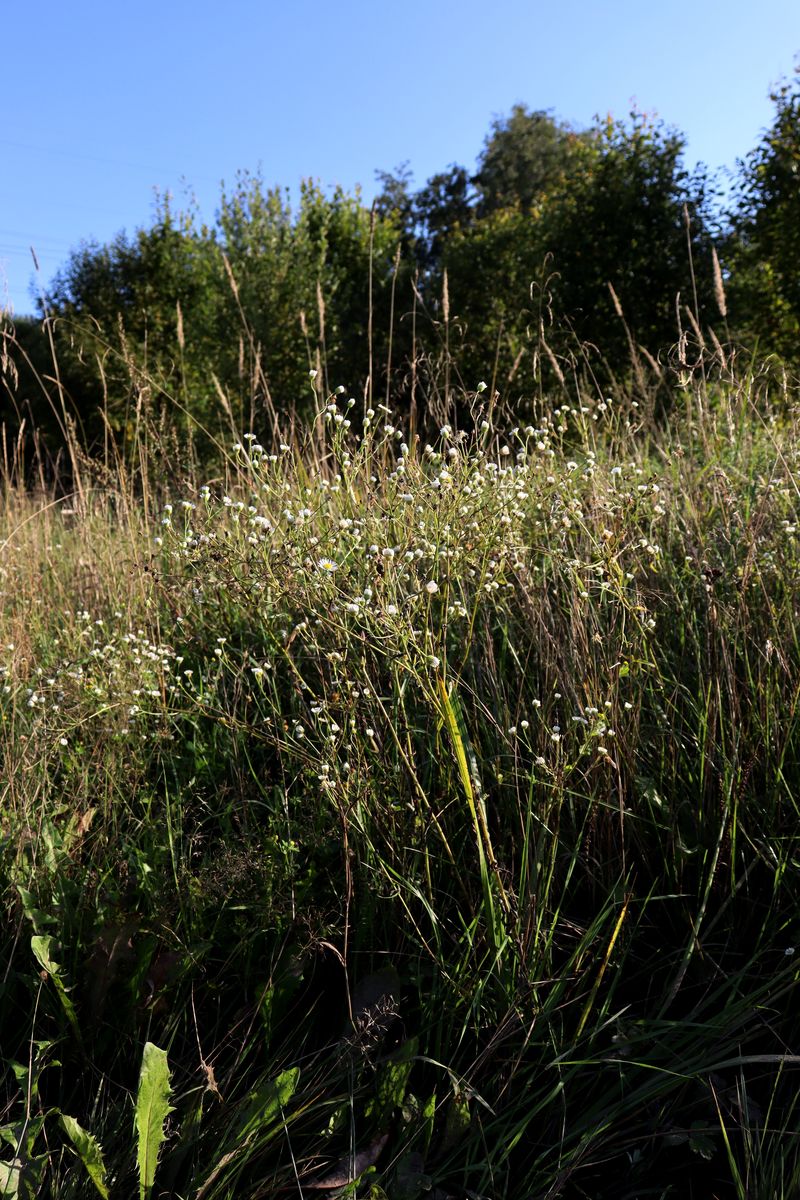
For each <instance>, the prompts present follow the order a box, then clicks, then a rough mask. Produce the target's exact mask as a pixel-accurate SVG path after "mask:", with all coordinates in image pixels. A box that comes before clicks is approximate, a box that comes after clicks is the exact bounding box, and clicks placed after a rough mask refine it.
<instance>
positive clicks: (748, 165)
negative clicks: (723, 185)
mask: <svg viewBox="0 0 800 1200" xmlns="http://www.w3.org/2000/svg"><path fill="white" fill-rule="evenodd" d="M770 99H771V100H772V102H773V104H774V105H775V115H774V119H773V121H772V124H771V126H770V127H769V129H767V130H765V132H764V134H763V136H762V138H761V141H760V142H759V143H758V145H757V146H756V147H755V148H754V149H753V150H752V151H751V153H750V154H749V155H748V156H747V158H746V159H745V161H744V162H743V163H740V171H739V177H738V180H737V186H736V189H735V193H734V203H733V206H732V211H731V212H730V213H729V220H730V234H729V238H728V243H727V247H726V250H727V253H726V255H725V258H726V265H727V267H728V269H729V272H730V278H729V281H728V288H727V290H728V296H729V301H730V308H731V321H732V324H733V325H734V327H735V329H736V330H737V331H738V332H739V333H740V334H741V335H742V336H744V337H745V338H747V339H748V340H751V341H753V342H755V341H757V342H758V343H759V345H760V348H761V349H763V350H768V351H774V352H777V353H778V354H780V355H781V356H782V357H784V358H785V359H787V360H788V361H791V362H793V363H797V362H798V360H800V67H799V68H798V70H797V72H796V73H795V75H794V77H793V78H792V79H791V80H784V81H783V82H782V83H781V84H779V85H778V86H777V87H776V88H774V89H773V91H772V93H771V95H770Z"/></svg>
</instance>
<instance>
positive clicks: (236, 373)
mask: <svg viewBox="0 0 800 1200" xmlns="http://www.w3.org/2000/svg"><path fill="white" fill-rule="evenodd" d="M799 78H800V77H798V76H795V77H794V78H793V79H792V80H790V81H786V82H784V83H782V84H781V85H780V86H778V87H777V88H775V89H774V91H773V96H772V98H773V102H774V105H775V116H774V121H773V123H772V125H771V127H770V128H769V129H768V130H766V131H765V133H764V135H763V137H762V139H761V141H760V143H759V144H758V145H757V146H756V147H755V148H754V150H753V151H752V152H751V154H750V155H749V156H748V157H747V159H746V160H745V161H744V162H743V163H741V164H740V168H739V176H738V180H737V185H736V188H735V190H734V193H733V202H732V203H731V204H730V205H729V211H728V212H727V214H723V215H722V216H720V214H718V213H717V212H716V210H715V207H714V201H715V196H714V190H713V186H712V182H711V181H710V180H709V179H708V177H707V176H706V174H705V173H704V171H703V170H702V169H696V170H695V171H689V170H688V169H687V167H686V165H685V162H684V156H685V139H684V137H683V136H682V135H681V134H680V133H679V132H678V131H676V130H674V129H670V128H668V127H665V126H664V125H663V124H661V123H660V122H657V121H655V120H653V119H651V118H649V117H648V116H647V115H646V114H643V113H640V112H634V113H632V114H631V115H630V117H629V118H628V119H627V120H624V121H620V120H614V119H612V118H611V117H608V118H604V119H600V118H598V119H596V120H595V121H594V123H593V124H592V125H591V126H590V127H589V128H588V129H583V130H576V129H573V128H572V127H571V126H570V125H568V124H566V123H564V122H562V121H560V120H558V119H557V118H556V117H555V116H554V115H553V114H552V113H550V112H547V111H543V110H536V111H532V110H530V109H528V108H527V107H526V106H525V105H523V104H517V105H515V106H514V107H513V109H512V110H511V112H510V114H508V115H507V116H504V117H497V118H495V119H494V120H493V122H492V124H491V126H490V129H489V131H488V133H487V136H486V138H485V140H484V144H483V148H482V150H481V151H480V154H479V155H478V158H477V164H476V169H475V170H474V172H470V171H469V170H468V169H467V168H466V167H465V166H463V165H460V164H458V163H451V164H450V165H449V166H447V167H446V168H444V169H443V170H441V171H439V172H437V173H435V174H434V175H432V176H431V177H430V178H429V179H428V180H426V181H425V182H424V183H423V184H422V185H421V186H419V187H415V185H414V181H413V175H412V172H411V170H410V168H409V166H408V164H403V165H402V166H401V167H399V168H397V169H396V170H395V171H394V172H386V171H381V172H378V173H377V174H378V181H379V184H380V185H381V189H380V191H379V194H378V195H377V196H376V199H375V201H374V202H373V204H372V205H371V206H368V205H367V204H366V203H365V202H364V201H363V200H362V198H361V196H360V194H358V193H355V194H352V195H351V194H348V193H346V192H345V191H344V190H343V189H341V188H335V189H333V190H332V191H326V190H324V189H322V188H321V187H320V185H319V184H317V183H315V182H313V181H310V180H308V181H306V182H304V183H303V184H302V186H301V188H300V193H299V198H298V200H297V201H296V203H294V204H293V203H292V201H291V199H290V194H289V192H288V190H286V189H283V188H279V187H267V186H265V184H264V182H263V180H262V179H261V177H260V176H258V175H253V174H249V173H247V172H244V173H242V174H240V175H239V176H238V177H237V178H236V180H235V181H234V184H233V186H232V187H230V188H227V189H223V191H222V195H221V198H220V204H219V209H218V212H217V214H216V218H215V221H214V222H213V224H212V225H210V226H209V225H205V224H203V223H201V222H200V221H199V219H198V217H197V214H196V213H195V212H194V211H193V209H192V208H191V206H190V207H189V208H188V210H187V211H177V210H176V209H175V207H174V205H173V204H172V202H171V201H170V200H169V199H168V198H162V199H161V200H160V201H159V202H158V204H157V206H156V211H155V214H154V218H153V220H152V222H151V223H150V225H149V226H148V227H146V228H141V229H138V230H136V231H135V232H134V233H133V234H130V235H127V234H124V233H123V234H120V235H119V236H118V237H117V238H116V239H114V240H113V241H112V242H110V243H109V244H107V245H99V244H95V243H84V244H82V245H81V246H79V247H78V248H77V249H76V250H75V251H74V252H73V253H72V254H71V255H70V257H69V259H68V260H67V262H66V263H65V265H64V267H63V268H62V270H61V271H60V272H59V273H58V274H57V275H56V277H55V279H54V280H53V282H52V284H51V286H50V288H49V290H48V292H47V294H46V296H45V298H44V300H43V301H42V306H41V312H40V318H41V317H45V316H47V317H48V318H49V320H50V323H51V324H50V330H51V333H52V335H53V337H54V340H55V347H56V352H57V355H58V361H59V380H58V383H59V386H60V389H61V390H60V395H61V396H66V397H67V398H68V401H69V405H71V409H70V411H71V414H72V417H73V419H74V420H75V422H76V424H77V425H78V426H79V427H80V428H81V429H82V430H83V433H84V437H85V441H86V443H87V444H91V443H92V442H97V441H98V440H99V439H100V438H102V437H104V436H107V434H108V431H109V430H110V431H111V432H113V434H114V435H115V436H121V437H122V438H123V439H124V438H132V437H133V435H134V433H135V432H136V429H137V422H138V421H139V419H140V417H141V416H142V413H143V412H144V411H145V410H146V413H147V415H148V416H150V417H152V418H153V419H163V417H164V414H165V413H167V412H168V413H169V421H170V423H172V424H174V425H177V426H178V427H182V428H184V429H191V430H192V432H193V435H194V436H196V437H197V438H200V439H202V438H203V437H206V438H207V439H208V438H209V437H213V436H216V434H217V433H218V431H219V429H220V428H221V427H222V426H223V425H227V427H229V426H230V424H231V423H233V424H234V425H236V426H238V427H243V426H249V425H252V424H253V423H254V422H256V421H257V420H258V414H259V412H260V411H262V410H264V409H265V408H270V406H271V407H272V408H273V409H274V410H276V411H278V412H283V413H289V412H292V411H294V410H296V409H297V408H298V407H300V408H302V407H303V406H307V405H309V404H312V403H316V402H317V401H316V400H315V398H314V396H313V394H312V392H311V390H310V388H309V385H308V374H309V371H315V372H316V373H317V378H318V380H319V383H318V385H317V386H318V387H321V388H323V389H333V388H334V387H336V386H337V385H339V384H342V385H344V386H346V387H347V388H348V390H350V391H352V392H353V393H356V392H357V391H358V390H361V391H362V392H363V394H364V395H365V396H370V397H371V396H373V395H375V394H378V395H381V394H384V393H385V394H386V395H389V394H391V395H392V397H393V398H394V401H395V402H399V403H403V402H406V403H410V402H411V400H412V399H414V400H417V399H419V394H418V391H416V390H415V389H417V387H418V383H419V380H420V378H421V377H422V374H423V371H424V370H425V369H426V370H427V371H428V373H429V376H431V375H432V374H435V371H436V364H437V363H441V362H444V361H445V360H446V361H447V367H446V371H447V378H448V379H449V380H450V379H453V378H458V376H459V373H460V377H461V379H462V380H463V381H464V382H465V383H466V384H467V386H474V383H475V381H476V380H478V379H481V378H484V377H488V376H489V375H490V374H491V377H492V378H493V380H495V382H496V384H497V386H498V387H503V388H505V389H506V390H507V391H508V392H509V394H510V395H511V397H512V398H514V397H515V396H522V397H524V396H525V395H531V394H532V393H533V392H534V391H535V390H536V388H537V387H541V384H542V363H543V362H545V361H547V362H550V363H551V364H553V363H557V362H558V361H559V360H560V361H561V363H562V369H563V368H564V366H566V365H569V364H570V363H572V364H575V363H580V362H581V361H583V360H585V359H587V355H588V359H590V360H591V362H592V370H593V372H594V377H595V379H597V380H602V378H603V373H604V372H605V374H606V375H610V376H616V377H619V376H620V375H622V376H625V375H626V374H627V373H629V372H630V371H631V370H632V362H633V361H634V360H636V359H637V356H638V355H640V354H644V355H645V357H647V358H648V359H649V361H651V362H654V361H655V359H656V358H657V357H658V356H659V355H660V356H661V357H662V361H663V360H665V359H666V358H667V356H668V353H669V349H670V347H671V346H672V345H673V344H674V343H675V342H676V341H677V339H678V336H679V332H680V325H681V324H683V325H684V327H685V324H686V321H687V320H688V321H689V322H690V323H693V324H694V326H695V327H696V329H697V330H701V328H702V327H703V326H704V325H711V326H712V327H713V326H714V325H715V324H716V323H718V322H719V321H720V320H722V317H723V316H724V315H725V314H724V313H723V314H721V313H720V307H719V302H720V286H721V283H722V276H721V275H720V273H719V269H718V267H717V266H716V264H715V261H714V253H713V251H714V246H713V242H712V235H715V234H716V240H717V242H718V244H719V253H720V257H721V258H722V262H723V267H724V282H725V287H726V290H727V292H728V295H729V297H730V304H729V311H727V318H728V325H727V326H726V327H725V336H726V337H744V338H745V339H749V340H750V341H751V342H753V343H755V342H756V341H758V342H759V343H760V344H761V346H762V348H764V349H768V350H772V351H775V352H777V353H779V354H781V355H782V356H783V357H784V358H785V359H786V360H787V361H788V362H790V363H791V362H796V361H797V358H798V345H800V338H798V334H800V268H798V263H800V83H799V82H798V79H799ZM715 270H716V282H715ZM722 307H723V309H725V304H724V302H723V304H722ZM687 310H689V312H688V313H687ZM18 326H19V328H18V341H19V342H20V343H24V346H23V349H25V348H27V349H25V353H26V354H27V356H28V358H29V359H30V362H31V364H32V367H33V369H28V366H27V362H26V361H23V360H24V359H25V356H24V355H23V357H22V359H21V360H20V368H21V373H22V375H23V376H24V378H25V387H26V389H27V391H28V392H30V394H31V395H32V394H33V392H35V390H36V389H35V387H34V386H33V383H32V381H33V380H35V379H36V370H37V369H38V373H39V380H40V383H39V387H40V389H41V388H44V390H45V391H46V390H47V388H48V387H50V386H52V380H50V381H48V380H47V376H48V375H51V374H52V368H50V369H48V368H47V366H46V364H45V361H44V360H45V357H46V356H47V355H49V354H50V341H49V337H47V338H45V337H43V336H41V333H38V334H37V333H36V331H35V330H34V329H33V327H28V326H27V325H26V324H25V323H24V322H23V323H18ZM700 336H701V337H702V333H700ZM543 350H546V354H543ZM587 361H588V360H587ZM555 370H556V371H558V370H559V368H558V367H555ZM26 371H27V374H26ZM41 381H44V382H41ZM432 386H433V387H434V390H435V388H436V387H438V384H437V383H436V382H435V380H434V381H433V385H432ZM29 400H30V397H29ZM51 400H52V397H50V398H49V401H48V402H50V401H51ZM15 406H16V407H15ZM51 408H52V404H51ZM20 411H21V410H20V407H19V402H18V398H13V397H12V403H11V405H10V406H9V405H8V404H6V409H5V413H6V417H7V418H8V419H11V421H12V424H13V423H14V421H16V423H17V424H19V420H20V419H21V418H20V416H19V413H20ZM41 412H42V413H44V412H45V407H44V406H43V407H42V409H41ZM13 413H16V416H13ZM31 416H32V417H33V419H36V414H35V413H33V412H31ZM40 423H43V424H46V421H44V422H40ZM51 425H52V422H51ZM204 430H205V431H207V434H206V433H204V432H203V431H204Z"/></svg>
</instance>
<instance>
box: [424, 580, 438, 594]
mask: <svg viewBox="0 0 800 1200" xmlns="http://www.w3.org/2000/svg"><path fill="white" fill-rule="evenodd" d="M438 590H439V585H438V583H437V582H436V580H435V579H429V580H428V582H427V583H426V584H425V591H426V592H427V593H428V595H429V596H435V595H436V593H437V592H438Z"/></svg>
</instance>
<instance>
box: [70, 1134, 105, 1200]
mask: <svg viewBox="0 0 800 1200" xmlns="http://www.w3.org/2000/svg"><path fill="white" fill-rule="evenodd" d="M61 1124H62V1126H63V1128H64V1132H65V1133H66V1135H67V1137H68V1138H69V1140H70V1141H71V1142H72V1145H73V1146H74V1148H75V1150H76V1151H77V1154H78V1157H79V1158H80V1160H81V1162H82V1163H83V1165H84V1167H85V1168H86V1171H87V1173H88V1175H89V1178H90V1179H91V1181H92V1183H93V1184H94V1186H95V1187H96V1188H97V1190H98V1192H99V1193H100V1195H101V1196H103V1197H104V1198H105V1200H107V1198H108V1188H107V1187H106V1166H105V1163H104V1162H103V1151H102V1150H101V1149H100V1143H99V1142H98V1141H97V1139H96V1138H95V1137H93V1136H92V1134H91V1133H89V1132H88V1131H87V1130H86V1129H84V1128H83V1127H82V1126H81V1125H79V1124H78V1122H77V1121H76V1120H75V1118H74V1117H67V1116H65V1115H64V1113H62V1114H61Z"/></svg>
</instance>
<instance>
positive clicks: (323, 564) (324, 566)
mask: <svg viewBox="0 0 800 1200" xmlns="http://www.w3.org/2000/svg"><path fill="white" fill-rule="evenodd" d="M338 569H339V564H338V563H337V562H335V561H334V559H332V558H321V559H319V561H318V562H317V570H318V571H321V572H322V574H323V575H332V574H333V572H334V571H338Z"/></svg>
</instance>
